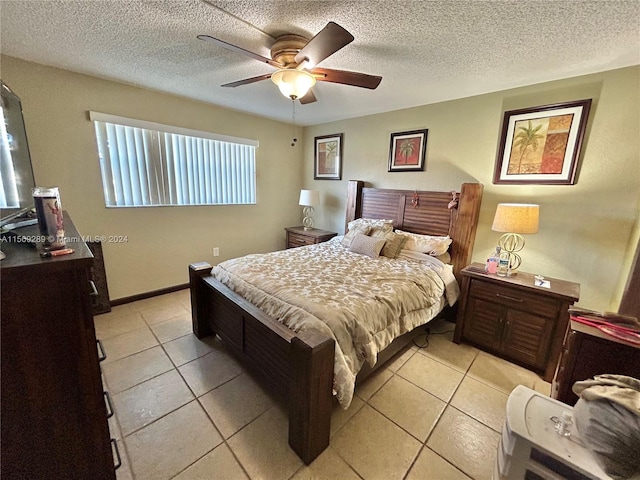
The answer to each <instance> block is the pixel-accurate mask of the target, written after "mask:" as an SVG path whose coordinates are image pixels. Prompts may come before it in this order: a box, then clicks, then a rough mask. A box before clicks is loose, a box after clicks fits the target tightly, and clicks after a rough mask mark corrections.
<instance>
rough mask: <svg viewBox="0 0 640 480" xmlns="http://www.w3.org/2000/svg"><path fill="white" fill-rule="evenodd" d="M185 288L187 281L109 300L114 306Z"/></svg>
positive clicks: (187, 285) (187, 286)
mask: <svg viewBox="0 0 640 480" xmlns="http://www.w3.org/2000/svg"><path fill="white" fill-rule="evenodd" d="M186 288H189V284H188V283H183V284H182V285H175V286H173V287H167V288H161V289H160V290H153V291H152V292H146V293H138V294H137V295H131V296H130V297H122V298H118V299H116V300H111V306H112V307H115V306H118V305H124V304H125V303H131V302H137V301H138V300H144V299H145V298H151V297H157V296H159V295H164V294H166V293H173V292H178V291H180V290H184V289H186Z"/></svg>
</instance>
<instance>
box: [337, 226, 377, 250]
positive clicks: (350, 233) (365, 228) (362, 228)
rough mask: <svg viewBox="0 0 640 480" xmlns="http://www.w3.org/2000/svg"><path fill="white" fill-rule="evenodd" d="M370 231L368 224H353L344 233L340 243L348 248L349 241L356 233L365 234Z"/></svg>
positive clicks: (351, 240)
mask: <svg viewBox="0 0 640 480" xmlns="http://www.w3.org/2000/svg"><path fill="white" fill-rule="evenodd" d="M370 231H371V227H370V226H369V225H364V224H361V225H354V226H353V227H351V228H349V231H348V232H347V233H346V235H345V236H344V238H343V239H342V245H344V246H345V247H347V248H349V247H350V246H351V242H353V239H354V238H355V237H356V235H359V234H362V235H366V234H368V233H369V232H370Z"/></svg>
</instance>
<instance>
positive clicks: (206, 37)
mask: <svg viewBox="0 0 640 480" xmlns="http://www.w3.org/2000/svg"><path fill="white" fill-rule="evenodd" d="M198 40H204V41H205V42H211V43H215V44H216V45H218V46H219V47H222V48H226V49H227V50H231V51H232V52H236V53H240V54H242V55H246V56H247V57H251V58H253V59H255V60H258V61H259V62H263V63H268V64H269V65H271V66H273V67H276V68H283V67H284V65H283V64H281V63H279V62H276V61H275V60H271V59H270V58H267V57H263V56H262V55H258V54H257V53H253V52H250V51H249V50H245V49H244V48H241V47H238V46H236V45H232V44H231V43H227V42H225V41H224V40H220V39H218V38H214V37H211V36H209V35H198Z"/></svg>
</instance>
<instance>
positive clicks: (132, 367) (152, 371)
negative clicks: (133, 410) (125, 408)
mask: <svg viewBox="0 0 640 480" xmlns="http://www.w3.org/2000/svg"><path fill="white" fill-rule="evenodd" d="M172 368H173V364H172V363H171V360H169V357H167V355H166V354H165V353H164V351H163V350H162V348H161V347H153V348H150V349H148V350H144V351H142V352H140V353H136V354H134V355H130V356H128V357H125V358H121V359H120V360H116V361H114V362H112V363H109V364H107V365H104V366H103V367H102V371H103V372H104V376H105V378H106V381H107V384H108V385H109V393H111V395H112V396H113V395H115V394H117V393H120V392H122V391H123V390H126V389H127V388H131V387H133V386H134V385H137V384H139V383H142V382H144V381H145V380H149V379H150V378H153V377H155V376H156V375H160V374H161V373H164V372H168V371H169V370H171V369H172Z"/></svg>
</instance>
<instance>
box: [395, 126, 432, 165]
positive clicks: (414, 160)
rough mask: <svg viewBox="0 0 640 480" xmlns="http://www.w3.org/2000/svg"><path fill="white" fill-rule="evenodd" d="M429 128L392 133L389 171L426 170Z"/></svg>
mask: <svg viewBox="0 0 640 480" xmlns="http://www.w3.org/2000/svg"><path fill="white" fill-rule="evenodd" d="M428 133H429V130H426V129H425V130H413V131H411V132H399V133H392V134H391V145H390V146H389V171H390V172H411V171H421V170H424V157H425V154H426V152H427V134H428Z"/></svg>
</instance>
